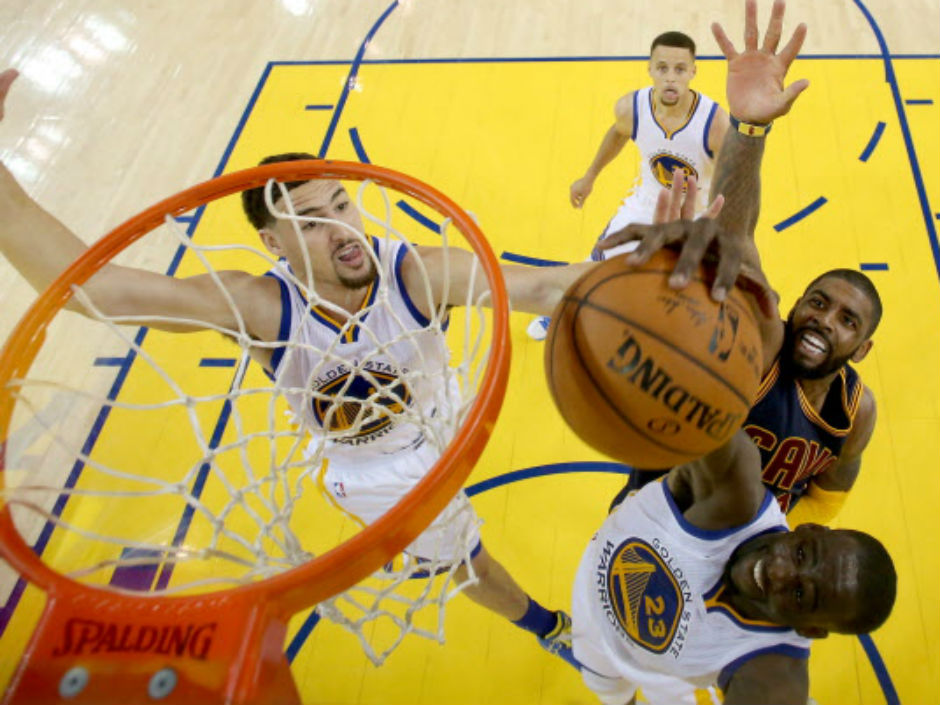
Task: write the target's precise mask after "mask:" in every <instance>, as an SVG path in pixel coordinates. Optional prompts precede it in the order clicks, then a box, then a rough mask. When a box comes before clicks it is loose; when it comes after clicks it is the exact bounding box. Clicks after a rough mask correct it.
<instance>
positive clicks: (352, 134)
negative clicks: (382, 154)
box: [349, 127, 372, 164]
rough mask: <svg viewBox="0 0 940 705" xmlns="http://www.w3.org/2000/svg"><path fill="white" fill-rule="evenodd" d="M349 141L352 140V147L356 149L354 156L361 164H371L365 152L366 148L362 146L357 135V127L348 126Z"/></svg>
mask: <svg viewBox="0 0 940 705" xmlns="http://www.w3.org/2000/svg"><path fill="white" fill-rule="evenodd" d="M349 141H350V142H352V146H353V149H354V150H356V156H357V157H358V158H359V161H360V162H362V163H363V164H371V163H372V162H371V161H370V159H369V155H368V154H366V148H365V147H363V146H362V139H360V137H359V128H357V127H350V128H349Z"/></svg>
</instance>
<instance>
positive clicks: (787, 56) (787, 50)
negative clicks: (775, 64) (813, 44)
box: [778, 22, 806, 68]
mask: <svg viewBox="0 0 940 705" xmlns="http://www.w3.org/2000/svg"><path fill="white" fill-rule="evenodd" d="M805 39H806V25H805V24H804V23H802V22H801V23H800V24H799V25H797V27H796V29H795V30H793V36H792V37H790V41H789V42H787V44H786V46H785V47H783V50H782V51H781V52H780V54H779V55H778V56H779V58H780V60H781V61H783V66H784V68H786V67H788V66H790V64H792V63H793V60H794V59H795V58H796V57H797V54H799V53H800V48H802V46H803V41H804V40H805Z"/></svg>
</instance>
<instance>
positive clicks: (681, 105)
mask: <svg viewBox="0 0 940 705" xmlns="http://www.w3.org/2000/svg"><path fill="white" fill-rule="evenodd" d="M694 101H695V91H693V90H692V89H691V88H690V89H689V90H687V91H686V92H685V93H684V94H683V95H682V97H681V98H679V100H677V101H676V102H675V104H674V105H666V104H665V103H663V102H662V101H661V100H660V94H659V92H658V91H657V90H656V89H655V88H654V89H653V111H654V112H655V114H656V117H657V118H658V119H660V120H662V119H663V118H665V119H669V120H684V119H685V118H686V116H687V115H688V114H689V110H691V109H692V103H693V102H694Z"/></svg>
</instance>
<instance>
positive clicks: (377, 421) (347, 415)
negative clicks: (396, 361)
mask: <svg viewBox="0 0 940 705" xmlns="http://www.w3.org/2000/svg"><path fill="white" fill-rule="evenodd" d="M412 401H413V395H412V392H411V388H410V387H409V385H408V384H407V383H406V382H405V381H404V379H403V378H402V375H401V373H400V371H399V370H398V369H397V368H396V367H395V366H394V365H392V364H390V363H389V362H387V361H383V360H367V361H366V362H364V363H362V364H361V366H360V365H355V364H354V365H345V364H338V365H336V366H335V367H332V368H330V369H329V370H327V371H326V372H324V373H323V374H321V375H319V376H317V378H316V379H314V380H313V382H312V384H311V399H310V410H311V412H312V413H313V417H314V418H315V419H316V421H317V423H318V424H319V425H320V426H321V427H322V428H323V429H325V430H326V431H329V432H330V435H331V438H332V440H334V441H336V442H337V443H345V444H348V445H360V444H363V443H369V442H370V441H373V440H375V439H377V438H381V437H382V436H384V435H386V434H387V433H388V432H389V431H390V430H391V427H392V426H393V425H394V423H395V420H396V417H398V416H400V415H401V414H402V412H404V411H405V410H406V409H407V408H408V407H409V406H411V404H412ZM334 434H335V435H334Z"/></svg>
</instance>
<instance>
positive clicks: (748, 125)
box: [728, 115, 773, 137]
mask: <svg viewBox="0 0 940 705" xmlns="http://www.w3.org/2000/svg"><path fill="white" fill-rule="evenodd" d="M728 119H729V120H730V122H731V127H733V128H734V129H735V130H737V131H738V132H740V133H741V134H742V135H747V136H748V137H763V136H764V135H766V134H767V133H768V132H770V128H771V127H772V126H773V123H772V122H768V123H767V124H766V125H758V124H755V123H752V122H744V121H743V120H738V119H737V118H736V117H735V116H734V115H728Z"/></svg>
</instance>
